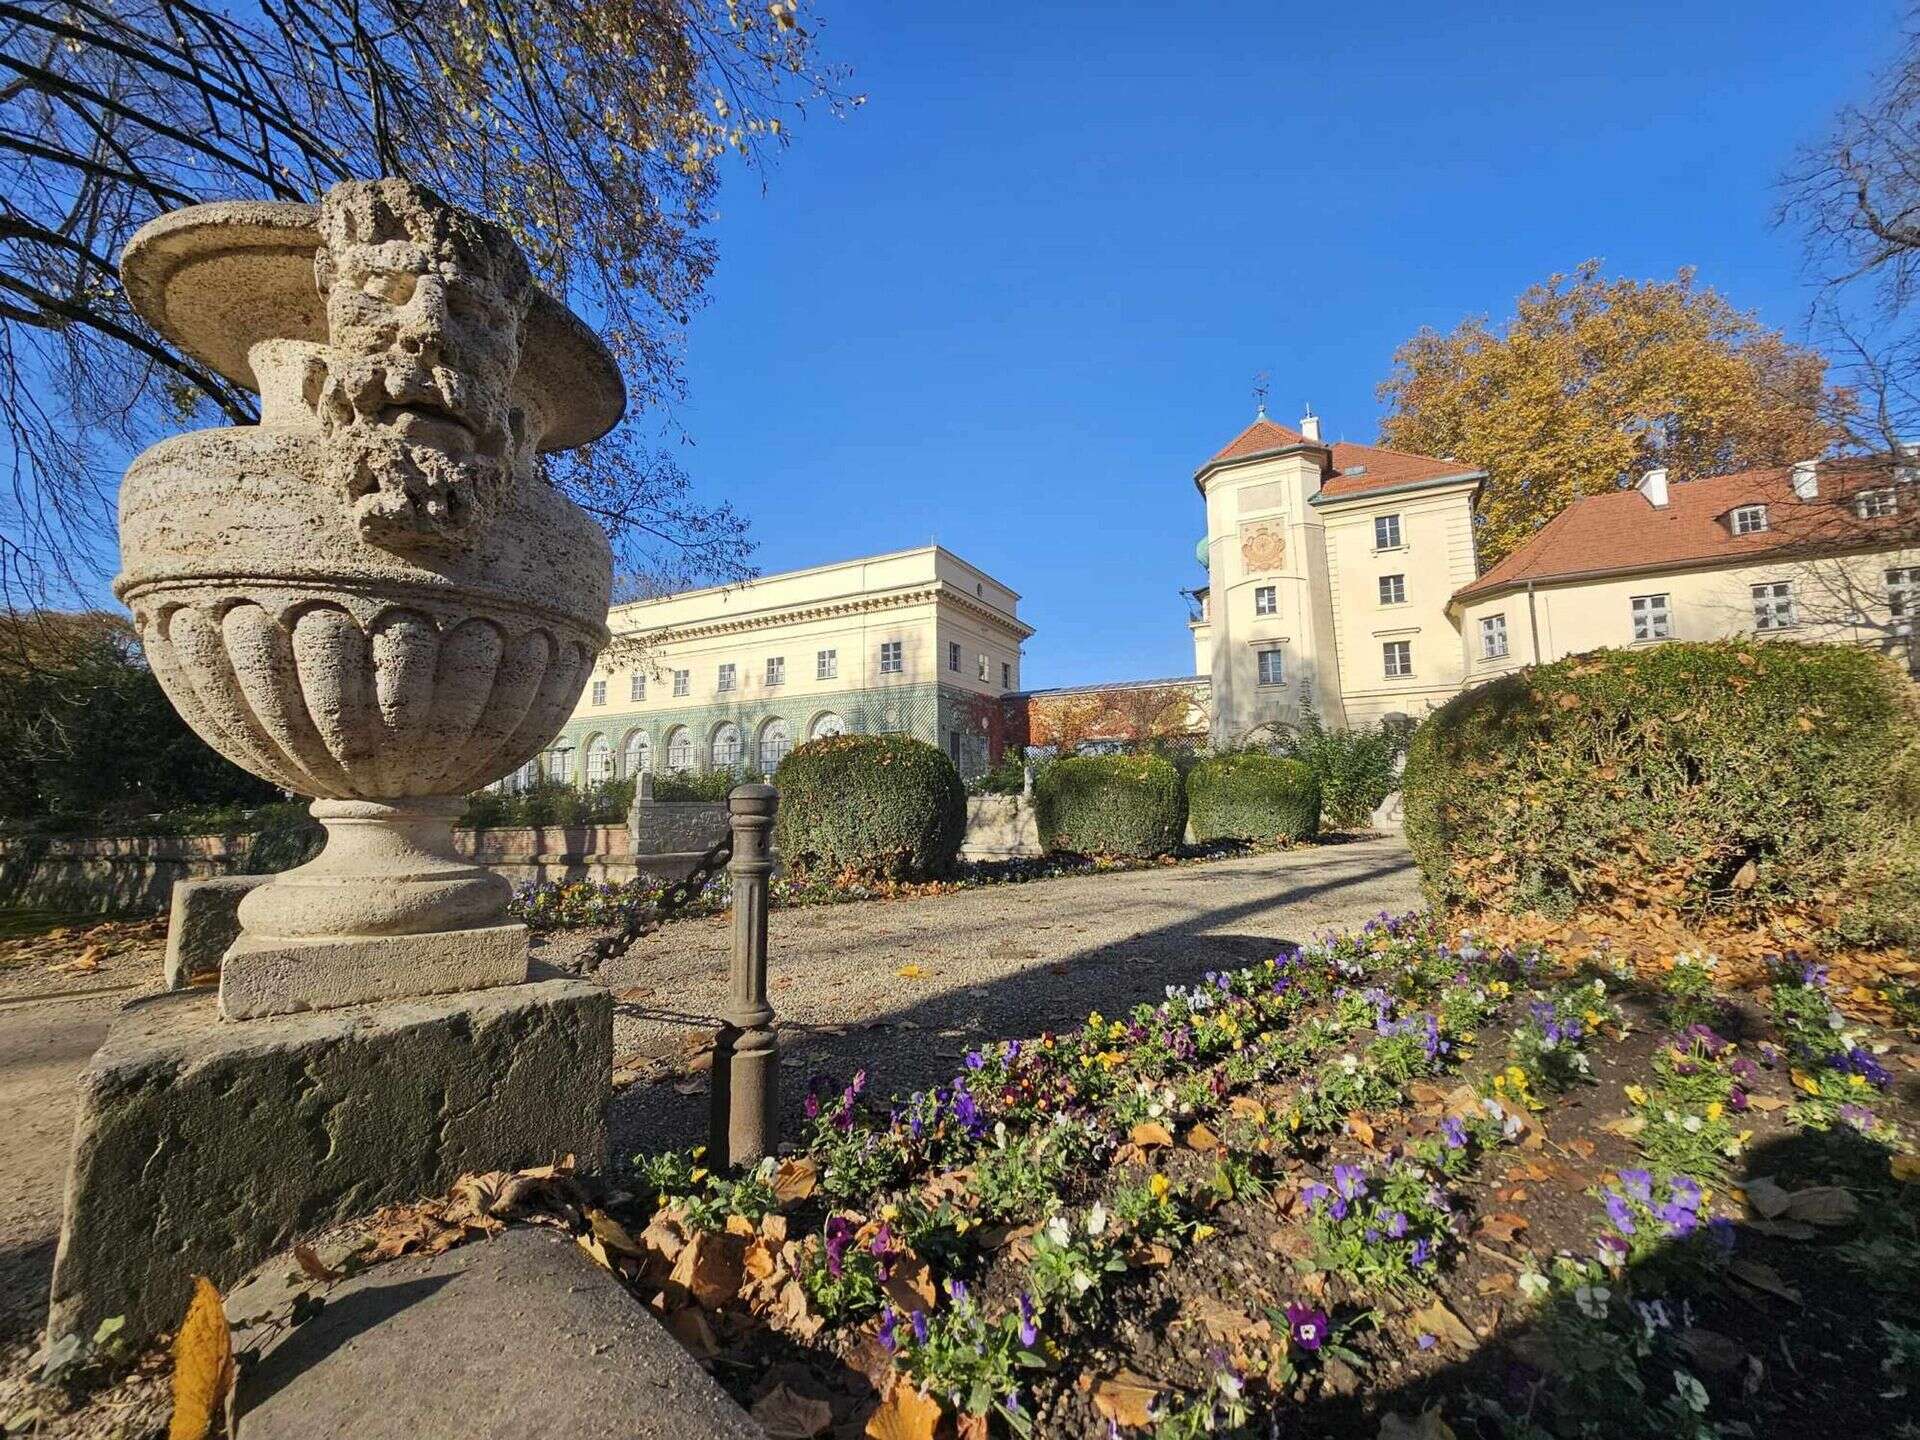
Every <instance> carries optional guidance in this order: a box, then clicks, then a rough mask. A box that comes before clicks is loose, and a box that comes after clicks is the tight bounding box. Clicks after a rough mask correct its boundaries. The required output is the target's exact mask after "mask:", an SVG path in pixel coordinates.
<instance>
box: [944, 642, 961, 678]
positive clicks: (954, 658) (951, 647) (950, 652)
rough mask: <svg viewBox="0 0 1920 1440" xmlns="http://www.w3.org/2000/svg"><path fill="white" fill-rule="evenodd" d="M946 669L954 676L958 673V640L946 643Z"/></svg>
mask: <svg viewBox="0 0 1920 1440" xmlns="http://www.w3.org/2000/svg"><path fill="white" fill-rule="evenodd" d="M947 669H949V670H951V671H953V673H954V674H956V675H958V674H959V673H960V642H959V641H958V640H949V641H948V642H947Z"/></svg>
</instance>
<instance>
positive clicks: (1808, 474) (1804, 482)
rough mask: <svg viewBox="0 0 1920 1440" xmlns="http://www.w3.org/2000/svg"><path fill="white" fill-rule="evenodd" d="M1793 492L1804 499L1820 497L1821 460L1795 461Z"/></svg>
mask: <svg viewBox="0 0 1920 1440" xmlns="http://www.w3.org/2000/svg"><path fill="white" fill-rule="evenodd" d="M1793 493H1794V495H1795V496H1797V497H1798V498H1799V499H1802V500H1817V499H1819V498H1820V462H1819V461H1818V460H1798V461H1795V462H1794V466H1793Z"/></svg>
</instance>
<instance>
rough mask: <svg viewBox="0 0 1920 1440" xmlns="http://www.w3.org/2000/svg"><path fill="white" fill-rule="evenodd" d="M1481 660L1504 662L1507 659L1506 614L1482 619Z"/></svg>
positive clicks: (1487, 616)
mask: <svg viewBox="0 0 1920 1440" xmlns="http://www.w3.org/2000/svg"><path fill="white" fill-rule="evenodd" d="M1480 658H1481V659H1482V660H1504V659H1506V658H1507V617H1506V616H1505V614H1500V615H1486V616H1482V617H1481V620H1480Z"/></svg>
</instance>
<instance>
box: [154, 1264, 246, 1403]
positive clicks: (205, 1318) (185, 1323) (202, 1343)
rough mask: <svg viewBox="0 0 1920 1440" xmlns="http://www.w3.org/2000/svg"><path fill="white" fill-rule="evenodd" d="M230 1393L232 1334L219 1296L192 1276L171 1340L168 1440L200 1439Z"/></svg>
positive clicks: (204, 1280) (200, 1278)
mask: <svg viewBox="0 0 1920 1440" xmlns="http://www.w3.org/2000/svg"><path fill="white" fill-rule="evenodd" d="M232 1389H233V1334H232V1332H231V1331H230V1330H229V1329H228V1328H227V1310H226V1306H225V1305H223V1304H222V1303H221V1300H220V1292H219V1291H218V1290H216V1289H214V1288H213V1282H212V1281H211V1280H209V1279H207V1277H206V1276H204V1275H196V1276H194V1277H193V1298H192V1299H191V1300H189V1301H188V1302H187V1314H186V1318H185V1319H184V1320H182V1321H181V1322H180V1333H179V1334H178V1335H176V1336H175V1337H174V1340H173V1419H172V1420H171V1421H169V1422H168V1425H167V1440H205V1437H206V1436H207V1435H208V1434H209V1433H211V1431H212V1430H213V1422H214V1419H215V1417H216V1416H219V1415H221V1414H223V1413H224V1411H225V1408H226V1403H227V1393H228V1392H229V1391H230V1390H232Z"/></svg>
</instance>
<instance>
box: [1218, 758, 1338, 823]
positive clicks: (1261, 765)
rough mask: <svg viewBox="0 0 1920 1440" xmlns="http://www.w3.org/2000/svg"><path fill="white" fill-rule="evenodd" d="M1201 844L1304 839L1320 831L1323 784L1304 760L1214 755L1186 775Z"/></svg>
mask: <svg viewBox="0 0 1920 1440" xmlns="http://www.w3.org/2000/svg"><path fill="white" fill-rule="evenodd" d="M1187 805H1188V810H1189V813H1190V814H1191V816H1192V818H1193V838H1194V839H1196V840H1202V841H1205V840H1303V839H1305V838H1307V837H1308V836H1310V835H1313V834H1314V833H1316V832H1317V831H1318V830H1319V829H1320V782H1319V781H1318V780H1316V779H1315V778H1314V774H1313V770H1312V769H1311V767H1309V766H1308V765H1307V764H1305V763H1304V762H1302V761H1299V760H1286V759H1282V758H1280V757H1279V756H1276V755H1266V754H1262V753H1260V752H1258V751H1240V752H1236V753H1233V754H1227V755H1210V756H1208V757H1207V758H1206V759H1204V760H1201V761H1200V762H1199V763H1198V764H1196V765H1195V766H1194V767H1193V769H1192V770H1191V771H1190V772H1189V773H1188V775H1187Z"/></svg>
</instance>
